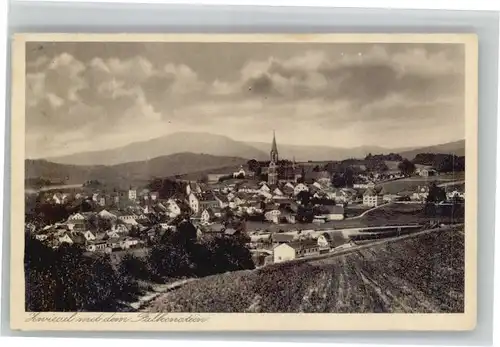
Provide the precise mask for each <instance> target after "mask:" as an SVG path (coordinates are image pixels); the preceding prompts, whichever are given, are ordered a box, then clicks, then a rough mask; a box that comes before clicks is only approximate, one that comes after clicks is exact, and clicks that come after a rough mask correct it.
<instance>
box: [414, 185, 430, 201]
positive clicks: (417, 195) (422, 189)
mask: <svg viewBox="0 0 500 347" xmlns="http://www.w3.org/2000/svg"><path fill="white" fill-rule="evenodd" d="M427 196H429V187H427V186H419V187H418V188H417V191H416V192H414V193H413V195H412V198H413V200H425V199H427Z"/></svg>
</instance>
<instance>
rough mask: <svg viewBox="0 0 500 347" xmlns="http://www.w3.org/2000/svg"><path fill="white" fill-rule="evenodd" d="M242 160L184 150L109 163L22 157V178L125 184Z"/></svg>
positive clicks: (75, 182) (210, 168)
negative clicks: (62, 161)
mask: <svg viewBox="0 0 500 347" xmlns="http://www.w3.org/2000/svg"><path fill="white" fill-rule="evenodd" d="M246 162H247V160H246V159H243V158H238V157H218V156H213V155H208V154H196V153H187V152H184V153H176V154H173V155H169V156H160V157H156V158H152V159H149V160H145V161H135V162H129V163H123V164H116V165H109V166H106V165H71V164H60V163H54V162H50V161H48V160H46V159H26V160H25V180H29V179H35V178H42V179H48V180H52V181H64V182H65V184H81V183H83V182H85V181H88V180H99V181H103V182H107V183H112V184H113V185H118V186H126V185H128V184H130V183H131V182H146V181H149V180H151V179H153V178H156V177H174V176H177V175H184V174H188V173H191V172H195V171H200V170H212V169H213V170H215V169H219V168H221V167H228V168H237V167H239V166H241V165H245V164H246Z"/></svg>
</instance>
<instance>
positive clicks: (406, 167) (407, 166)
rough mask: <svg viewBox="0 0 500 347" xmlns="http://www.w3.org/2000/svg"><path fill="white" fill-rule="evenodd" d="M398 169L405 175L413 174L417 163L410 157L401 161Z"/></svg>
mask: <svg viewBox="0 0 500 347" xmlns="http://www.w3.org/2000/svg"><path fill="white" fill-rule="evenodd" d="M398 169H399V170H400V171H401V173H402V174H403V175H405V176H411V175H412V174H413V173H414V172H415V164H413V163H412V162H411V161H409V160H408V159H404V160H403V161H402V162H401V163H399V165H398Z"/></svg>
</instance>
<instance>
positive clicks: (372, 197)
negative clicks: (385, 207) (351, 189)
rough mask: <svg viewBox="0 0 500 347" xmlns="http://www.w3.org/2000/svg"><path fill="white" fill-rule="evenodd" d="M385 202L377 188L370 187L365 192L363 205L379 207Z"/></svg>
mask: <svg viewBox="0 0 500 347" xmlns="http://www.w3.org/2000/svg"><path fill="white" fill-rule="evenodd" d="M383 203H384V200H383V197H382V195H380V194H379V193H377V191H375V189H373V188H368V189H367V190H365V192H364V194H363V205H365V206H369V207H377V206H380V205H382V204H383Z"/></svg>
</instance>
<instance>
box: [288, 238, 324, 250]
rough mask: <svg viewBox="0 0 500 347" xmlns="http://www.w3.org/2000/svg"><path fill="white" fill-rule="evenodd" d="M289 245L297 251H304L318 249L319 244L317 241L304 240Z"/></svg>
mask: <svg viewBox="0 0 500 347" xmlns="http://www.w3.org/2000/svg"><path fill="white" fill-rule="evenodd" d="M288 245H289V246H290V247H292V248H294V249H295V250H302V249H308V248H315V247H318V242H317V241H316V240H302V241H294V242H290V243H289V244H288Z"/></svg>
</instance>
